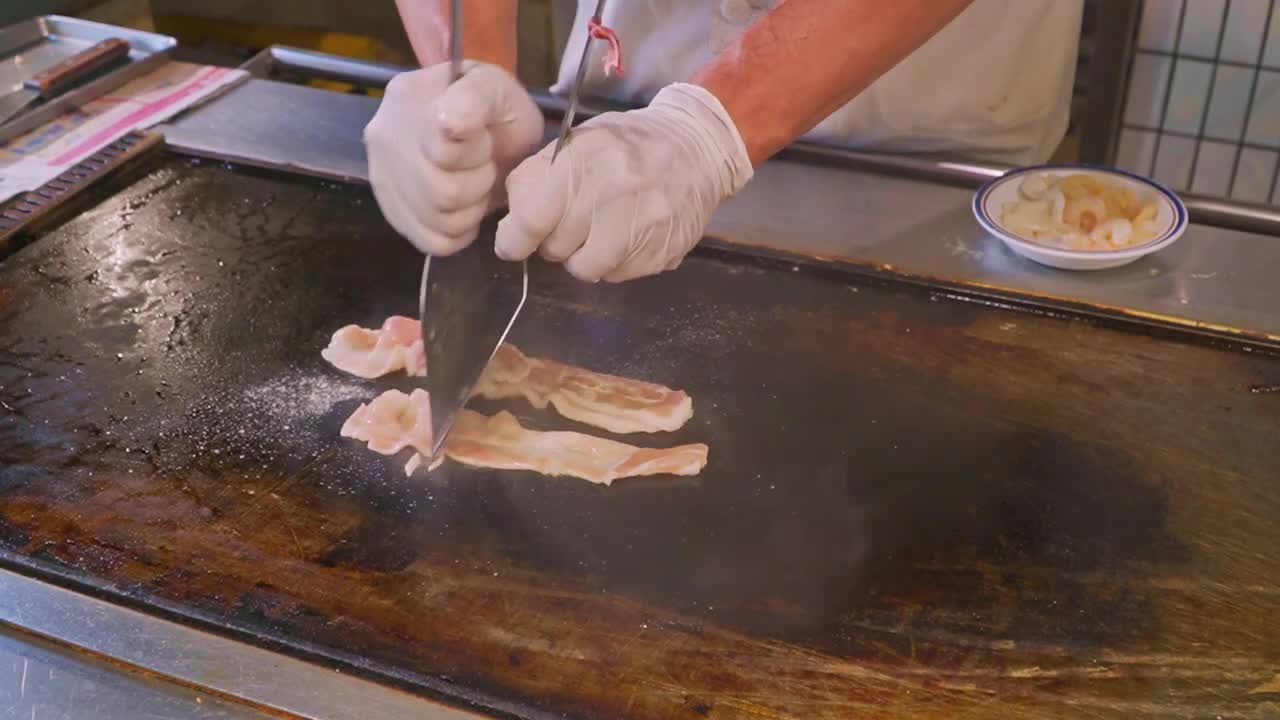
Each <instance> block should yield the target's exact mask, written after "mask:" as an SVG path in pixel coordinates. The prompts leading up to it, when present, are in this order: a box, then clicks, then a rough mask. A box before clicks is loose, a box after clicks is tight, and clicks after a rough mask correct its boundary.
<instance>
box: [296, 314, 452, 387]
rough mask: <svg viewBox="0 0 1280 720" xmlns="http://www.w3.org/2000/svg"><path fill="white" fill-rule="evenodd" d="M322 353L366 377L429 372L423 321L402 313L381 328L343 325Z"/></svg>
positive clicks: (391, 318) (327, 358)
mask: <svg viewBox="0 0 1280 720" xmlns="http://www.w3.org/2000/svg"><path fill="white" fill-rule="evenodd" d="M320 355H321V356H322V357H324V359H325V360H327V361H329V364H330V365H333V366H334V367H336V368H338V369H339V370H342V371H344V372H349V373H351V374H352V375H355V376H357V377H362V378H376V377H382V376H383V375H386V374H387V373H392V372H395V371H397V370H404V371H405V372H406V373H408V374H409V375H416V376H420V377H421V376H425V375H426V374H427V354H426V351H425V350H424V348H423V347H422V325H421V323H419V322H418V321H417V320H414V319H413V318H407V317H403V316H400V315H392V316H391V317H389V318H387V320H386V322H384V323H382V327H381V328H379V329H377V330H368V329H366V328H362V327H360V326H358V325H347V326H346V327H343V328H340V329H339V330H338V331H337V332H335V333H334V334H333V338H332V339H331V340H330V341H329V347H327V348H325V349H324V350H322V351H320Z"/></svg>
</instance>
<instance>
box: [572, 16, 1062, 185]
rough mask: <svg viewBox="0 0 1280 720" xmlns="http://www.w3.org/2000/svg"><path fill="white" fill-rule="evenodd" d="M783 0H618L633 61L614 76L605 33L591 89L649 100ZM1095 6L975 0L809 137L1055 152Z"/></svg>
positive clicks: (991, 153)
mask: <svg viewBox="0 0 1280 720" xmlns="http://www.w3.org/2000/svg"><path fill="white" fill-rule="evenodd" d="M886 1H891V0H886ZM773 4H776V3H775V2H771V0H613V2H610V3H608V5H607V6H606V9H605V17H604V24H605V25H607V26H609V27H611V28H613V29H614V31H615V32H617V33H618V36H619V38H620V40H621V42H622V50H623V57H624V59H625V65H626V67H625V70H626V73H625V75H623V76H622V77H614V78H606V77H605V76H604V68H603V65H602V63H601V58H602V57H603V47H604V45H605V43H604V42H603V41H597V42H596V43H595V45H594V46H593V48H592V53H591V56H590V57H589V58H588V60H587V62H588V71H587V80H586V85H585V87H584V88H583V91H584V93H586V94H588V95H594V96H597V97H603V98H610V99H614V100H621V101H628V102H632V103H637V104H644V103H647V102H648V100H649V99H650V98H652V97H653V95H654V94H655V93H657V91H658V90H659V89H661V88H662V87H663V86H664V85H666V84H668V83H671V82H677V81H682V80H687V79H688V78H689V77H690V76H691V75H693V73H694V72H695V71H696V70H697V69H698V68H699V67H700V66H702V65H703V64H705V63H706V62H707V61H708V60H710V59H711V57H712V56H713V55H714V54H715V53H716V52H718V51H719V50H720V49H722V48H723V47H725V46H726V45H728V44H729V43H730V42H732V40H733V39H734V38H735V37H736V36H737V35H738V34H739V33H741V32H742V31H743V30H744V29H746V27H747V26H749V25H750V24H751V23H752V22H754V21H755V20H756V19H758V18H759V17H761V16H763V15H764V14H765V13H767V12H768V10H769V8H770V6H771V5H773ZM594 8H595V2H594V1H593V0H579V2H578V11H577V16H576V19H575V21H574V24H573V28H572V30H571V32H570V35H569V41H568V46H567V47H566V49H565V54H564V62H563V63H562V65H561V67H560V80H559V83H558V86H557V87H558V88H567V87H568V85H569V83H570V82H571V81H572V78H573V76H574V74H575V72H576V70H577V62H578V58H579V57H580V56H581V54H582V43H583V40H584V38H585V36H586V26H587V20H588V18H589V17H590V15H591V12H592V10H593V9H594ZM1083 8H1084V0H975V2H974V3H973V4H972V5H970V6H969V8H968V9H966V10H965V11H964V12H963V13H961V14H960V16H959V17H957V18H956V19H955V20H954V21H953V22H952V23H951V24H949V25H948V26H947V27H945V28H943V30H942V31H941V32H939V33H938V34H937V35H935V36H934V37H933V38H931V39H930V40H929V41H928V42H926V43H925V44H924V45H923V46H922V47H921V48H920V49H919V50H917V51H916V52H915V53H913V54H912V55H911V56H910V57H908V58H907V59H906V60H904V61H903V62H902V63H900V64H899V65H898V66H897V67H895V68H893V69H892V70H890V71H889V72H888V73H886V74H885V75H884V76H882V77H881V78H880V79H879V80H878V81H877V82H876V83H875V84H873V85H872V86H871V87H870V88H868V89H867V90H866V91H864V92H863V93H862V94H861V95H859V96H858V97H856V98H854V99H853V100H852V101H851V102H849V103H848V104H846V105H845V106H844V107H842V108H840V109H839V110H837V111H836V112H834V113H832V114H831V115H830V116H829V117H828V118H827V119H826V120H824V121H822V122H821V123H820V124H819V125H818V126H817V127H815V128H814V129H813V130H812V131H811V132H810V133H808V134H807V135H806V136H805V139H807V140H814V141H817V142H822V143H827V144H834V145H841V146H844V147H852V148H868V149H877V150H887V151H905V152H945V153H951V154H958V155H964V156H968V157H972V158H976V159H985V160H990V161H994V162H1004V163H1010V164H1015V165H1025V164H1030V163H1036V162H1043V161H1045V160H1047V159H1048V158H1049V156H1050V155H1051V154H1052V153H1053V151H1054V150H1055V149H1056V148H1057V146H1058V143H1060V142H1061V141H1062V137H1063V135H1065V134H1066V130H1067V120H1068V113H1069V112H1070V107H1071V90H1072V83H1073V80H1074V77H1075V68H1076V55H1077V48H1078V44H1079V39H1080V22H1081V17H1082V14H1083ZM849 32H851V33H852V32H857V29H856V28H850V29H849ZM832 52H839V48H838V47H833V48H832ZM779 94H780V95H783V94H785V90H780V91H779ZM780 100H782V101H785V97H781V98H780Z"/></svg>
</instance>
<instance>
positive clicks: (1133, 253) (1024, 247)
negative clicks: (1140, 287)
mask: <svg viewBox="0 0 1280 720" xmlns="http://www.w3.org/2000/svg"><path fill="white" fill-rule="evenodd" d="M1070 171H1084V172H1087V173H1091V174H1102V175H1108V176H1111V177H1113V178H1115V179H1117V180H1120V181H1122V182H1124V183H1126V184H1129V185H1140V186H1142V187H1143V188H1144V189H1147V190H1149V191H1151V192H1152V193H1155V194H1156V195H1157V196H1159V197H1160V198H1162V199H1163V200H1164V201H1165V202H1167V203H1168V205H1169V207H1170V208H1171V210H1172V215H1173V221H1172V222H1171V223H1170V224H1169V227H1167V228H1166V229H1165V230H1164V231H1163V232H1162V233H1160V234H1159V235H1157V236H1156V237H1154V238H1152V239H1151V240H1149V241H1147V242H1145V243H1143V244H1141V245H1136V246H1134V247H1129V248H1123V249H1120V250H1067V249H1063V248H1054V247H1050V246H1048V245H1041V244H1040V243H1037V242H1034V241H1031V240H1028V239H1026V238H1023V237H1021V236H1019V235H1017V234H1014V233H1013V232H1011V231H1009V230H1007V229H1005V228H1004V226H1003V225H1002V224H1001V223H1000V221H999V220H997V219H996V217H997V216H996V213H997V212H998V210H999V209H998V208H995V207H992V196H993V194H994V193H995V192H996V191H997V190H999V189H1001V188H1003V187H1004V186H1005V185H1006V184H1008V183H1011V182H1016V181H1018V180H1020V179H1021V178H1024V177H1026V176H1028V175H1034V174H1039V173H1051V172H1059V173H1062V172H1070ZM972 208H973V215H974V217H975V218H976V219H977V221H978V224H979V225H981V226H982V228H983V229H984V230H986V231H987V232H989V233H991V234H992V235H995V236H996V237H997V238H999V239H1000V240H1001V241H1003V242H1004V243H1005V244H1006V245H1009V246H1010V249H1012V250H1014V251H1015V252H1018V254H1020V255H1024V256H1029V257H1031V259H1033V260H1040V259H1041V258H1043V259H1047V260H1050V261H1052V260H1064V261H1074V262H1081V263H1089V264H1093V263H1096V264H1099V265H1106V266H1111V267H1114V266H1115V264H1116V263H1117V262H1119V261H1128V260H1136V259H1138V258H1140V257H1143V256H1145V255H1149V254H1151V253H1154V252H1158V251H1160V250H1163V249H1164V248H1166V247H1168V246H1169V245H1171V244H1173V242H1174V241H1176V240H1177V239H1178V238H1179V237H1180V236H1181V235H1182V234H1183V232H1184V231H1185V230H1186V228H1187V225H1188V222H1189V216H1188V213H1187V207H1186V205H1185V204H1184V203H1183V202H1182V199H1181V198H1180V197H1178V194H1177V193H1175V192H1174V191H1173V190H1171V189H1170V188H1169V187H1167V186H1165V185H1164V184H1162V183H1160V182H1158V181H1156V180H1153V179H1151V178H1148V177H1145V176H1142V175H1138V174H1136V173H1132V172H1129V171H1127V170H1121V169H1119V168H1115V167H1110V166H1107V165H1094V164H1088V163H1047V164H1043V165H1030V166H1026V167H1021V168H1016V169H1014V170H1010V171H1009V172H1007V173H1005V174H1003V175H1001V176H999V177H996V178H992V179H991V180H988V181H987V182H985V183H983V184H982V186H981V187H980V188H978V191H977V192H976V193H974V196H973V203H972ZM1090 261H1093V263H1090ZM1050 264H1051V263H1050ZM1071 269H1086V268H1082V267H1073V268H1071Z"/></svg>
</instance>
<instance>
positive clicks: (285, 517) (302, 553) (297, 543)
mask: <svg viewBox="0 0 1280 720" xmlns="http://www.w3.org/2000/svg"><path fill="white" fill-rule="evenodd" d="M268 495H270V496H271V499H272V500H275V501H276V504H277V505H279V506H280V522H281V524H283V525H284V526H285V527H286V528H288V530H289V535H290V537H292V538H293V546H294V548H295V549H296V550H297V551H298V559H299V560H305V559H306V558H307V551H306V550H304V549H303V547H302V541H301V540H299V539H298V533H297V531H296V530H294V529H293V522H292V521H291V520H290V519H289V508H288V507H287V506H286V505H285V504H284V501H283V500H281V499H280V496H279V495H276V494H275V493H274V492H272V493H268Z"/></svg>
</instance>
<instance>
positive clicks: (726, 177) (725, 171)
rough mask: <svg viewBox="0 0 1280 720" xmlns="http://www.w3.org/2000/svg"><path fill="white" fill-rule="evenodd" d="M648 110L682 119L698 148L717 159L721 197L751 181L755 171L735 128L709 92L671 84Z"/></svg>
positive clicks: (686, 84)
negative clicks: (695, 140)
mask: <svg viewBox="0 0 1280 720" xmlns="http://www.w3.org/2000/svg"><path fill="white" fill-rule="evenodd" d="M649 107H651V108H664V109H668V110H672V111H675V112H676V113H678V114H681V115H684V116H686V117H687V118H688V119H689V120H690V121H691V122H689V123H687V124H688V125H690V126H692V130H693V132H694V133H695V134H696V135H697V136H698V138H699V140H700V141H701V144H702V145H704V146H705V147H707V149H709V150H711V151H713V152H714V153H715V155H716V156H717V160H718V163H717V166H718V169H719V171H720V181H721V184H722V194H723V196H724V197H729V196H731V195H734V194H735V193H737V192H738V191H739V190H741V189H742V188H743V186H745V185H746V184H747V182H748V181H749V180H751V177H752V175H754V174H755V169H754V168H753V167H752V166H751V156H750V155H749V154H748V153H747V145H746V143H745V142H743V140H742V135H741V133H739V132H738V126H737V125H735V124H734V122H733V118H732V117H730V116H729V111H728V110H725V108H724V105H722V104H721V103H720V99H719V98H717V97H716V96H715V95H714V94H713V93H712V92H711V91H710V90H707V89H706V88H704V87H701V86H699V85H691V84H689V83H672V84H671V85H668V86H666V87H664V88H662V90H660V91H658V94H657V95H655V96H654V98H653V102H651V103H650V104H649Z"/></svg>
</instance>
